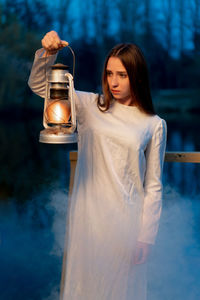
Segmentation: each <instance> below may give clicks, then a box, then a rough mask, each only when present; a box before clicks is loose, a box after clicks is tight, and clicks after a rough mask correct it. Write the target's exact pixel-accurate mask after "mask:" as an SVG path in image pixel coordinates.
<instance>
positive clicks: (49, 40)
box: [42, 30, 69, 56]
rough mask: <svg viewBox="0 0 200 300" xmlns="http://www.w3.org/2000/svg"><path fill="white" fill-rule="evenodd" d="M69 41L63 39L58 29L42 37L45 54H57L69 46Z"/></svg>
mask: <svg viewBox="0 0 200 300" xmlns="http://www.w3.org/2000/svg"><path fill="white" fill-rule="evenodd" d="M68 45H69V43H68V42H66V41H62V40H61V39H60V37H59V35H58V34H57V32H56V31H53V30H52V31H50V32H47V33H46V34H45V36H44V38H43V39H42V47H43V48H44V50H45V52H44V54H43V56H49V55H53V54H56V53H57V52H58V51H59V50H61V49H62V48H64V47H66V46H68Z"/></svg>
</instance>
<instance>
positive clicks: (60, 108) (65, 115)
mask: <svg viewBox="0 0 200 300" xmlns="http://www.w3.org/2000/svg"><path fill="white" fill-rule="evenodd" d="M70 113H71V109H70V107H69V104H68V103H67V102H66V101H58V100H56V101H54V102H52V101H51V102H50V103H49V105H47V108H46V117H47V122H48V123H53V124H62V123H68V121H69V117H70Z"/></svg>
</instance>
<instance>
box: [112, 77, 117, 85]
mask: <svg viewBox="0 0 200 300" xmlns="http://www.w3.org/2000/svg"><path fill="white" fill-rule="evenodd" d="M111 83H112V86H113V87H114V86H118V80H117V77H116V76H113V77H112V82H111Z"/></svg>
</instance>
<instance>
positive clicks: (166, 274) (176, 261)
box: [44, 186, 200, 300]
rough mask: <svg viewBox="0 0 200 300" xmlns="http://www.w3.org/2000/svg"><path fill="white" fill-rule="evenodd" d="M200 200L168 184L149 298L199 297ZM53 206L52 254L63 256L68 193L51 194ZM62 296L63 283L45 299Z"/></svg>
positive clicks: (182, 299)
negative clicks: (53, 238)
mask: <svg viewBox="0 0 200 300" xmlns="http://www.w3.org/2000/svg"><path fill="white" fill-rule="evenodd" d="M198 200H199V199H198V198H197V197H196V198H194V197H193V198H190V197H183V196H181V195H180V194H179V193H178V192H177V191H175V189H173V188H171V187H170V186H165V188H164V199H163V212H162V216H161V222H160V228H159V233H158V237H157V241H156V244H155V246H154V247H153V251H152V254H151V257H150V260H149V268H148V298H147V299H148V300H174V299H176V300H196V299H199V294H200V288H199V287H200V276H199V275H200V238H199V237H198V235H199V228H198V222H199V221H198V217H199V216H198V214H199V211H200V210H199V209H200V201H198ZM50 208H51V209H53V210H54V211H55V214H54V222H53V226H52V230H53V232H54V236H55V243H54V246H53V249H52V254H53V255H57V256H61V255H62V253H63V249H64V238H65V226H66V209H67V195H66V193H65V192H62V191H55V192H54V193H53V194H52V197H51V201H50ZM58 299H59V286H58V287H53V289H52V291H51V293H50V295H49V296H48V297H47V298H45V299H44V300H58ZM94 300H95V299H94ZM133 300H134V299H133Z"/></svg>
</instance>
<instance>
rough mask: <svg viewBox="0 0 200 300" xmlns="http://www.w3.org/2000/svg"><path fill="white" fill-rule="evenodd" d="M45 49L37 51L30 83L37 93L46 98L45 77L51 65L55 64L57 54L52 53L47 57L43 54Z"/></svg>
mask: <svg viewBox="0 0 200 300" xmlns="http://www.w3.org/2000/svg"><path fill="white" fill-rule="evenodd" d="M43 51H44V50H43V49H39V50H37V51H36V53H35V58H34V62H33V66H32V69H31V74H30V77H29V80H28V85H29V87H30V88H31V90H32V91H33V92H34V93H35V94H37V95H38V96H40V97H42V98H45V89H46V84H45V79H46V76H47V74H48V71H49V69H50V66H51V65H53V64H54V62H55V60H56V57H57V55H51V56H48V57H46V58H45V57H42V56H41V55H42V52H43Z"/></svg>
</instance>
